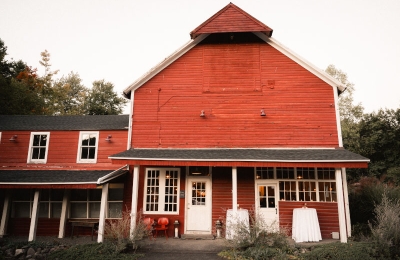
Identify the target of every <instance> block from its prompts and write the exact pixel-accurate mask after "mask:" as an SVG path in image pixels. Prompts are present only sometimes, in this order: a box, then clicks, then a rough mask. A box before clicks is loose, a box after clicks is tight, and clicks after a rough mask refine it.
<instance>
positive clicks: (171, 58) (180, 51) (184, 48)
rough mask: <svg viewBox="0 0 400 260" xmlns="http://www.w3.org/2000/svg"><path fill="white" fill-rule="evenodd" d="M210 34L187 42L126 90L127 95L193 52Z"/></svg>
mask: <svg viewBox="0 0 400 260" xmlns="http://www.w3.org/2000/svg"><path fill="white" fill-rule="evenodd" d="M208 35H209V34H201V35H199V36H198V37H196V38H195V39H192V40H190V41H189V42H187V43H186V44H185V45H183V46H182V47H181V48H179V49H178V50H176V51H175V52H174V53H172V54H171V55H170V56H168V57H167V58H165V59H164V60H163V61H162V62H160V63H159V64H157V65H156V66H155V67H153V68H151V69H150V70H149V71H148V72H146V73H145V74H144V75H143V76H141V77H140V78H139V79H137V80H136V81H135V82H133V83H132V84H131V85H130V86H129V87H127V88H126V89H125V90H124V93H125V94H128V93H129V92H131V91H135V90H136V89H138V88H139V87H141V86H142V85H143V84H144V83H146V82H147V81H148V80H150V79H151V78H153V77H154V76H155V75H157V74H158V73H159V72H160V71H162V70H163V69H165V68H166V67H167V66H169V65H170V64H171V63H173V62H174V61H176V60H177V59H178V58H180V57H181V56H182V55H183V54H185V53H186V52H188V51H189V50H191V49H192V48H193V47H194V46H196V45H197V44H198V43H199V42H201V41H202V40H204V39H205V38H206V37H207V36H208Z"/></svg>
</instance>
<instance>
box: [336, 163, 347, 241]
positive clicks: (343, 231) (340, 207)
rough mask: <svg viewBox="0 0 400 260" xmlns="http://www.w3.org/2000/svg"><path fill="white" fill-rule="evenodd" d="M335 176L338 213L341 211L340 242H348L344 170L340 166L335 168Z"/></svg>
mask: <svg viewBox="0 0 400 260" xmlns="http://www.w3.org/2000/svg"><path fill="white" fill-rule="evenodd" d="M335 178H336V192H337V204H338V213H339V233H340V242H342V243H347V232H346V217H345V212H344V199H343V182H342V171H341V170H340V168H336V169H335Z"/></svg>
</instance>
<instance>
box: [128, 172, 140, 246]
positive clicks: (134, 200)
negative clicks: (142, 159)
mask: <svg viewBox="0 0 400 260" xmlns="http://www.w3.org/2000/svg"><path fill="white" fill-rule="evenodd" d="M138 190H139V166H138V165H135V166H134V167H133V182H132V202H131V226H130V233H129V234H130V238H131V239H133V238H134V231H135V229H136V219H137V205H138Z"/></svg>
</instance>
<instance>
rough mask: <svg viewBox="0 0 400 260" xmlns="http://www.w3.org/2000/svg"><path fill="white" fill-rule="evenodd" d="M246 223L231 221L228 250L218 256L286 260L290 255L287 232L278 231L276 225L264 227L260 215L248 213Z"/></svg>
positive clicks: (252, 211) (253, 211) (252, 212)
mask: <svg viewBox="0 0 400 260" xmlns="http://www.w3.org/2000/svg"><path fill="white" fill-rule="evenodd" d="M249 218H250V220H249V223H247V222H240V221H233V222H234V223H227V224H228V225H230V226H231V229H232V234H228V235H230V236H231V239H228V240H227V242H228V245H229V246H230V250H227V251H223V252H221V253H220V254H219V255H220V256H223V257H225V258H228V259H287V254H288V253H292V251H293V250H292V248H291V247H290V245H289V240H288V237H287V232H286V231H285V230H281V229H279V227H278V225H277V224H276V223H273V224H271V225H266V223H265V221H264V219H263V218H262V216H261V215H259V214H257V213H256V212H255V210H254V209H253V210H251V211H250V216H249Z"/></svg>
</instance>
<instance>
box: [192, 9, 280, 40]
mask: <svg viewBox="0 0 400 260" xmlns="http://www.w3.org/2000/svg"><path fill="white" fill-rule="evenodd" d="M272 31H273V30H272V29H271V28H269V27H268V26H266V25H265V24H263V23H262V22H260V21H259V20H257V19H256V18H254V17H253V16H251V15H249V14H248V13H246V12H245V11H243V10H242V9H240V8H239V7H237V6H236V5H234V4H232V3H229V4H228V5H227V6H225V7H224V8H222V9H221V10H220V11H219V12H217V13H216V14H214V15H213V16H211V17H210V18H209V19H208V20H207V21H205V22H204V23H202V24H201V25H199V26H198V27H197V28H196V29H194V30H193V31H192V32H191V33H190V37H191V38H192V39H194V38H196V37H197V36H199V35H200V34H209V33H227V32H262V33H264V34H265V35H267V36H268V37H271V36H272Z"/></svg>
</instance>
